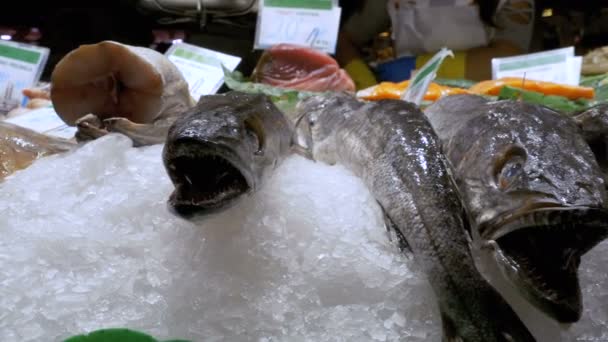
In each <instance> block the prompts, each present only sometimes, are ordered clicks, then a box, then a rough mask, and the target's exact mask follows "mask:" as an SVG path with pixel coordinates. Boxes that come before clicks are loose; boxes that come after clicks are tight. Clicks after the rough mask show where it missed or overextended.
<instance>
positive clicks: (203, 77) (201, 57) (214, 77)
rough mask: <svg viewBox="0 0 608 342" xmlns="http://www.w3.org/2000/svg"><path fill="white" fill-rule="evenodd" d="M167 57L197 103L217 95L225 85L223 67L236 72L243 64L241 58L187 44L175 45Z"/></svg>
mask: <svg viewBox="0 0 608 342" xmlns="http://www.w3.org/2000/svg"><path fill="white" fill-rule="evenodd" d="M165 55H166V56H167V58H169V60H170V61H172V62H173V64H175V66H177V68H178V69H179V71H181V73H182V75H183V76H184V78H185V79H186V82H188V86H189V88H190V94H191V95H192V97H193V98H194V99H195V100H197V101H198V99H199V98H200V97H201V96H203V95H209V94H215V93H216V92H217V91H218V90H219V89H220V87H221V86H222V84H224V70H223V69H222V65H223V66H224V67H226V69H228V70H230V71H234V69H236V67H237V66H238V65H239V63H240V62H241V58H240V57H235V56H232V55H228V54H225V53H221V52H217V51H213V50H209V49H205V48H202V47H198V46H195V45H190V44H186V43H177V44H173V45H172V46H171V47H170V48H169V50H167V52H166V53H165Z"/></svg>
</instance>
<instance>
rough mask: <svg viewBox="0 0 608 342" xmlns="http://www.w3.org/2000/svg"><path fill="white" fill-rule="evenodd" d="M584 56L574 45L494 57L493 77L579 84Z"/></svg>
mask: <svg viewBox="0 0 608 342" xmlns="http://www.w3.org/2000/svg"><path fill="white" fill-rule="evenodd" d="M581 65H582V58H581V57H575V56H574V47H567V48H563V49H556V50H549V51H543V52H537V53H531V54H527V55H520V56H514V57H507V58H494V59H492V78H493V79H499V78H503V77H521V78H523V77H525V78H526V79H530V80H535V81H547V82H555V83H561V84H570V85H578V84H579V81H580V75H581Z"/></svg>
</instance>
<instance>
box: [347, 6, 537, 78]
mask: <svg viewBox="0 0 608 342" xmlns="http://www.w3.org/2000/svg"><path fill="white" fill-rule="evenodd" d="M534 5H535V4H534V0H387V1H381V0H373V1H372V0H354V1H353V0H351V1H348V0H347V1H344V3H343V4H342V3H341V6H343V8H344V16H343V19H344V20H343V22H342V25H341V29H340V33H339V35H338V46H337V50H336V59H337V60H338V62H339V63H340V65H341V66H342V67H343V68H344V69H345V70H346V72H347V73H348V74H349V75H350V76H351V77H352V78H353V80H354V81H355V84H356V85H357V89H363V88H366V87H369V86H372V85H374V84H376V83H377V80H376V76H375V75H374V73H373V72H372V71H371V69H370V68H369V66H368V64H367V63H366V62H365V61H364V60H363V58H362V53H361V51H362V47H364V46H366V45H369V44H370V42H372V41H373V39H374V38H375V37H376V36H377V35H378V34H379V33H381V32H383V31H386V30H387V29H389V28H391V31H392V36H391V38H392V40H393V48H394V57H395V58H397V59H398V60H399V61H400V64H399V65H400V76H399V77H400V79H408V78H409V76H410V73H411V71H413V70H415V69H417V68H419V67H421V66H422V65H423V64H424V63H425V62H426V61H428V59H430V58H431V57H432V56H433V55H434V54H435V53H436V52H437V51H439V50H440V49H441V48H442V47H447V48H448V49H451V50H452V51H454V54H455V58H447V59H446V60H445V61H444V65H443V66H442V67H441V69H440V70H439V73H438V77H445V78H466V79H470V80H476V81H478V80H484V79H490V78H491V60H492V58H495V57H506V56H512V55H517V54H522V53H526V52H527V51H528V50H529V46H530V41H531V38H532V32H533V26H534V18H535V16H534V12H535V10H534V9H535V6H534ZM403 69H408V70H403ZM381 80H385V79H382V78H381ZM390 80H393V81H394V79H390Z"/></svg>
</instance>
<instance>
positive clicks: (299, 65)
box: [251, 44, 355, 92]
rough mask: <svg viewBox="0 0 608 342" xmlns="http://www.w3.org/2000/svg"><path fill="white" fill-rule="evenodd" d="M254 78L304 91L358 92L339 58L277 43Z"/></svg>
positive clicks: (268, 51)
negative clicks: (337, 60)
mask: <svg viewBox="0 0 608 342" xmlns="http://www.w3.org/2000/svg"><path fill="white" fill-rule="evenodd" d="M251 79H252V80H253V81H254V82H257V83H263V84H267V85H271V86H275V87H279V88H287V89H294V90H301V91H313V92H325V91H350V92H354V91H355V83H354V82H353V80H352V79H351V78H350V76H348V74H347V73H346V71H344V70H343V69H340V66H339V65H338V62H336V60H335V59H333V58H332V57H331V56H329V55H327V54H326V53H323V52H320V51H317V50H315V49H312V48H308V47H303V46H297V45H293V44H277V45H274V46H272V47H271V48H270V49H268V50H266V51H265V52H264V53H263V54H262V56H261V57H260V59H259V60H258V63H257V65H256V67H255V69H254V70H253V73H252V74H251Z"/></svg>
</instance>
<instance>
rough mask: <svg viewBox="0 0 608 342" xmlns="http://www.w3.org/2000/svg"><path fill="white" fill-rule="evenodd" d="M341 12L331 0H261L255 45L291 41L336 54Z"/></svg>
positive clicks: (266, 46)
mask: <svg viewBox="0 0 608 342" xmlns="http://www.w3.org/2000/svg"><path fill="white" fill-rule="evenodd" d="M341 14H342V9H341V8H340V7H338V6H337V5H336V3H335V2H334V1H332V0H260V7H259V11H258V22H257V26H256V34H255V48H256V49H268V48H270V47H272V46H273V45H277V44H281V43H288V44H294V45H301V46H309V47H311V48H313V49H317V50H321V51H324V52H326V53H329V54H333V53H335V51H336V42H337V40H338V28H339V25H340V15H341Z"/></svg>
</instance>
